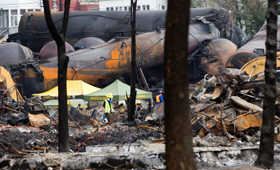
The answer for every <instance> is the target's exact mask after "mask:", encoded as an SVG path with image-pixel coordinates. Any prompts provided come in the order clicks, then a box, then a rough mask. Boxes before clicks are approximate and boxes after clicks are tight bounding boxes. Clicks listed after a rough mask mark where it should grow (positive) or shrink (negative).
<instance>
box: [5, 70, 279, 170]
mask: <svg viewBox="0 0 280 170" xmlns="http://www.w3.org/2000/svg"><path fill="white" fill-rule="evenodd" d="M220 71H221V75H220V76H217V77H215V76H213V75H206V76H205V77H204V79H203V80H201V81H200V82H198V83H196V84H192V85H190V95H189V97H190V113H191V124H192V134H193V146H194V153H195V158H196V162H197V164H198V166H199V167H200V168H203V167H214V168H218V167H228V166H233V165H242V164H244V163H245V164H246V163H247V164H248V163H249V162H253V161H254V160H255V158H256V155H257V152H258V147H259V145H258V144H259V141H260V127H261V124H262V114H263V113H262V111H263V110H262V102H263V94H264V91H263V90H264V89H263V79H264V76H263V74H262V73H261V74H258V75H256V76H254V77H250V78H249V77H248V76H247V75H246V74H245V72H243V71H241V70H238V69H222V70H220ZM260 82H261V83H260ZM277 86H279V84H277ZM2 101H4V102H5V105H6V107H9V109H6V113H4V114H2V117H1V119H0V121H1V124H0V143H1V144H0V153H1V154H0V167H1V168H3V167H4V168H5V167H8V168H12V167H21V168H22V167H23V166H27V167H30V168H35V167H37V168H38V167H53V168H66V169H68V168H70V169H72V168H74V169H83V168H97V167H99V168H100V167H103V168H108V167H110V168H118V167H122V168H132V167H133V168H147V169H149V168H154V169H162V168H164V164H165V133H164V130H165V127H164V121H165V119H164V103H161V104H158V105H155V106H154V107H153V108H147V107H146V108H145V109H142V110H140V111H139V112H136V114H135V121H136V125H135V126H131V125H129V124H128V123H127V122H126V118H127V108H126V106H125V105H124V103H121V104H119V105H117V106H115V109H114V110H115V112H114V113H113V114H112V115H111V121H110V122H109V123H108V124H105V123H104V122H103V118H102V114H101V109H102V106H101V103H99V104H97V105H94V107H93V108H91V109H88V110H84V111H80V110H78V109H76V108H75V107H71V106H70V107H69V112H68V113H69V116H68V117H69V121H68V122H69V123H68V125H69V136H70V150H71V152H72V153H71V154H70V153H69V154H62V153H58V138H57V135H58V116H59V113H58V112H57V110H55V109H54V108H51V107H46V106H44V104H43V103H42V102H41V101H40V100H39V99H38V98H36V97H33V98H29V99H25V103H23V102H17V101H14V100H11V99H10V97H6V98H4V100H2ZM9 101H11V102H9ZM279 104H280V102H279V101H278V100H277V102H276V106H277V108H278V107H279ZM145 106H148V104H146V105H145ZM11 111H12V112H11ZM3 115H5V116H6V117H3ZM275 118H276V120H275V124H276V127H275V142H276V143H277V142H279V141H280V118H278V116H277V115H276V116H275ZM279 148H280V147H276V149H275V152H276V153H278V152H279V151H278V150H279ZM279 153H280V152H279ZM38 155H40V156H38ZM62 155H63V156H62ZM81 160H83V161H82V162H81ZM279 160H280V159H279ZM279 162H280V161H279Z"/></svg>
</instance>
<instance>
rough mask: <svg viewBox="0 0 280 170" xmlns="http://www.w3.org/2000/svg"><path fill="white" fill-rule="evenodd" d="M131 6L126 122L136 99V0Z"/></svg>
mask: <svg viewBox="0 0 280 170" xmlns="http://www.w3.org/2000/svg"><path fill="white" fill-rule="evenodd" d="M130 4H131V5H130V6H131V15H130V17H131V78H130V97H129V105H128V107H129V108H128V117H127V121H128V122H134V113H135V99H136V90H135V81H136V56H135V55H136V46H135V44H136V38H135V34H136V30H135V23H136V18H135V16H136V4H137V0H130Z"/></svg>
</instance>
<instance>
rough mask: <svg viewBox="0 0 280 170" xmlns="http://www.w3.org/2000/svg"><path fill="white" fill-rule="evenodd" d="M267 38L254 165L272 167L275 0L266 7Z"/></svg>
mask: <svg viewBox="0 0 280 170" xmlns="http://www.w3.org/2000/svg"><path fill="white" fill-rule="evenodd" d="M266 17H267V38H266V42H265V44H266V62H265V95H264V104H263V124H262V129H261V144H260V151H259V155H258V159H257V160H256V162H255V165H256V166H260V167H262V168H267V169H270V168H273V162H274V159H273V158H274V149H273V148H274V115H275V104H274V103H275V100H276V51H277V0H269V1H268V8H267V14H266Z"/></svg>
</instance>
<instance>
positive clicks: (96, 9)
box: [89, 8, 98, 11]
mask: <svg viewBox="0 0 280 170" xmlns="http://www.w3.org/2000/svg"><path fill="white" fill-rule="evenodd" d="M89 10H90V11H98V8H90V9H89Z"/></svg>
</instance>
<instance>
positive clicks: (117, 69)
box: [17, 8, 247, 96]
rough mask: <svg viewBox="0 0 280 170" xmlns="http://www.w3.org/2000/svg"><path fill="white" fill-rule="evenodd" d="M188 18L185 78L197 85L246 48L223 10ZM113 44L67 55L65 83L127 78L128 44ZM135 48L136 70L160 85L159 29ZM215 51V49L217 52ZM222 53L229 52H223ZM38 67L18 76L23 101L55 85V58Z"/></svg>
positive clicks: (243, 37) (205, 11)
mask: <svg viewBox="0 0 280 170" xmlns="http://www.w3.org/2000/svg"><path fill="white" fill-rule="evenodd" d="M192 12H195V13H193V14H192V15H194V14H195V16H194V18H193V19H192V20H191V23H190V26H189V37H186V38H189V47H188V49H189V55H188V56H186V59H188V60H189V63H190V71H189V73H190V75H189V77H190V79H191V80H196V79H199V78H200V76H202V75H203V74H202V73H204V74H205V72H206V73H207V69H205V67H208V66H209V65H211V64H212V67H213V66H214V67H216V66H219V67H225V61H227V59H228V57H229V56H231V55H232V54H233V53H234V52H235V50H236V48H237V46H242V45H243V44H244V43H245V42H246V40H247V36H246V35H245V34H244V33H243V32H242V31H241V30H240V29H239V28H238V27H234V25H233V23H232V19H231V16H230V13H229V12H227V11H225V10H224V9H222V8H206V9H196V10H192ZM138 31H139V30H138ZM105 32H106V31H105ZM33 40H34V39H33ZM116 41H117V42H114V43H111V42H110V43H104V44H100V45H97V46H93V47H88V48H86V49H81V50H77V51H75V52H71V53H68V54H67V55H68V56H69V64H68V69H67V79H69V80H72V79H73V80H76V79H79V80H84V81H86V82H87V83H90V84H93V85H98V84H100V83H103V82H106V81H108V80H110V79H114V78H119V77H121V76H124V75H126V74H128V73H129V71H130V57H131V54H130V49H131V47H130V43H131V42H130V41H131V40H130V39H123V38H120V37H119V38H116ZM27 42H28V41H27ZM68 42H69V41H68ZM136 43H137V44H136V46H137V50H138V51H137V56H136V59H137V67H141V68H142V69H144V70H143V71H144V72H145V71H146V72H145V76H149V75H152V74H154V73H155V72H156V73H159V74H154V75H152V76H153V77H154V78H155V79H154V81H160V80H162V78H163V71H162V67H161V66H162V64H163V49H164V47H163V44H164V30H161V29H159V28H158V29H157V31H156V32H151V33H145V34H140V35H137V37H136ZM217 45H218V46H219V48H216V46H217ZM209 47H211V48H209ZM225 48H230V50H228V51H227V52H225V51H223V49H225ZM225 53H226V55H224V54H225ZM40 62H41V63H42V62H44V63H43V64H40V71H38V70H34V68H38V67H29V68H25V70H27V71H25V72H24V74H22V75H18V76H17V77H18V80H19V81H21V83H22V84H23V87H26V88H24V95H26V96H30V95H31V94H32V93H40V92H43V91H46V90H48V89H50V88H52V87H54V86H56V85H57V60H56V57H54V58H50V59H47V60H44V61H40ZM18 68H19V67H18ZM202 68H204V69H202ZM153 69H154V70H153ZM147 70H153V71H150V72H149V71H147ZM21 73H22V72H21ZM146 73H148V74H146ZM152 76H151V77H152ZM148 81H149V80H148ZM27 87H28V88H27Z"/></svg>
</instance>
